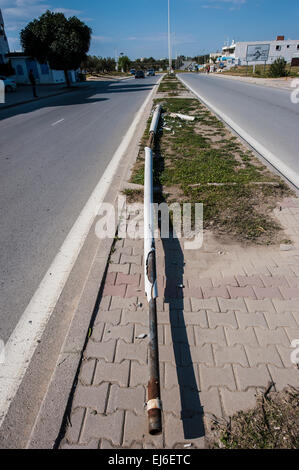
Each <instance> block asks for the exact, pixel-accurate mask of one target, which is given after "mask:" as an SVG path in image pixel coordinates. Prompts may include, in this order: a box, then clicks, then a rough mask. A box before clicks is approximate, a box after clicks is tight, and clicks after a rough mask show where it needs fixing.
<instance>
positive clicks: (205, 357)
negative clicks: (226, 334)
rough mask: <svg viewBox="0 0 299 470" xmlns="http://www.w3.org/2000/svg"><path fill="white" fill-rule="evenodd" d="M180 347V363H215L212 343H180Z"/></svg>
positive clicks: (184, 364) (185, 364) (187, 364)
mask: <svg viewBox="0 0 299 470" xmlns="http://www.w3.org/2000/svg"><path fill="white" fill-rule="evenodd" d="M207 331H208V330H207ZM179 348H180V349H179V352H180V354H179V358H180V364H179V365H182V366H189V365H190V364H206V365H213V364H214V360H213V352H212V345H211V344H201V345H198V344H197V345H196V346H189V345H187V344H180V345H179Z"/></svg>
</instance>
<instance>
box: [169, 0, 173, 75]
mask: <svg viewBox="0 0 299 470" xmlns="http://www.w3.org/2000/svg"><path fill="white" fill-rule="evenodd" d="M168 57H169V73H171V72H172V59H171V40H170V0H168Z"/></svg>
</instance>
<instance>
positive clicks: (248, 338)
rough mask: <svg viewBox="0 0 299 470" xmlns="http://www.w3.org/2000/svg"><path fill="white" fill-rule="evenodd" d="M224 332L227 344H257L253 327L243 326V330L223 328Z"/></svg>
mask: <svg viewBox="0 0 299 470" xmlns="http://www.w3.org/2000/svg"><path fill="white" fill-rule="evenodd" d="M261 331H262V330H261ZM225 334H226V337H227V342H228V345H229V346H234V345H235V344H243V345H244V344H250V345H253V346H258V342H257V339H256V336H255V334H254V329H253V328H252V327H248V328H245V329H244V330H234V329H232V328H225Z"/></svg>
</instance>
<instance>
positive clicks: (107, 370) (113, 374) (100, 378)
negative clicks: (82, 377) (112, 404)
mask: <svg viewBox="0 0 299 470" xmlns="http://www.w3.org/2000/svg"><path fill="white" fill-rule="evenodd" d="M129 371H130V361H123V362H121V363H120V364H116V363H111V362H106V361H104V360H100V361H98V363H97V366H96V370H95V374H94V380H93V384H94V385H99V384H100V383H102V382H109V383H118V384H119V385H120V386H121V387H127V386H128V382H129Z"/></svg>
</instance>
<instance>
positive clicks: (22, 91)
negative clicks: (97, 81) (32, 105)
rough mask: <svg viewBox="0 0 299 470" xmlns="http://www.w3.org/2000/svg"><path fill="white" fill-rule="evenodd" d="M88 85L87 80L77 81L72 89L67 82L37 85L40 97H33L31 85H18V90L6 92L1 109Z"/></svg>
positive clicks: (0, 104) (0, 105)
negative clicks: (68, 87)
mask: <svg viewBox="0 0 299 470" xmlns="http://www.w3.org/2000/svg"><path fill="white" fill-rule="evenodd" d="M86 86H89V84H88V83H87V82H82V83H76V84H74V85H73V86H72V88H70V89H67V88H66V85H65V83H62V84H60V85H37V87H36V93H37V96H38V98H34V97H33V93H32V87H31V86H26V85H22V86H18V88H17V91H14V92H7V93H5V103H0V111H1V109H5V108H7V107H11V106H16V105H19V104H25V103H29V102H31V101H38V99H39V98H47V97H50V96H55V95H57V94H62V93H69V92H70V91H73V90H74V89H76V88H77V87H86Z"/></svg>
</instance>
